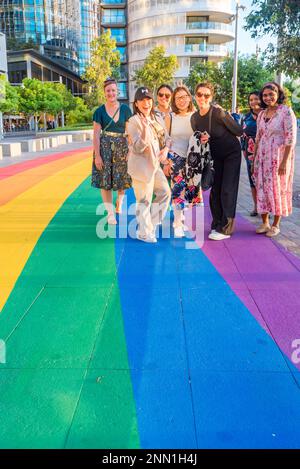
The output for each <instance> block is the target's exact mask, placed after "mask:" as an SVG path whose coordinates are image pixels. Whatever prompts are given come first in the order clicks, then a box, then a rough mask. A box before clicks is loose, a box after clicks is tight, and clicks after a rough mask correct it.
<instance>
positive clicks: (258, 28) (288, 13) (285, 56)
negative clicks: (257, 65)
mask: <svg viewBox="0 0 300 469" xmlns="http://www.w3.org/2000/svg"><path fill="white" fill-rule="evenodd" d="M252 7H253V9H252V11H251V13H250V14H249V15H248V16H247V18H246V21H247V25H246V27H245V29H246V30H248V31H250V32H251V36H252V37H253V38H256V37H259V36H263V35H266V34H268V35H271V36H274V37H275V38H278V44H279V47H277V46H276V45H274V44H269V46H268V48H267V50H266V52H265V57H266V58H267V60H268V62H269V64H270V66H271V68H272V69H273V70H277V71H280V72H284V73H286V74H288V75H290V76H292V77H297V76H299V74H300V8H299V0H272V1H270V0H252Z"/></svg>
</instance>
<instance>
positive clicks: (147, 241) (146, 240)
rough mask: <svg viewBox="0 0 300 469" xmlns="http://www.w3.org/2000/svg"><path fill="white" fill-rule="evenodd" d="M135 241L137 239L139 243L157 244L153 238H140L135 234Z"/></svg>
mask: <svg viewBox="0 0 300 469" xmlns="http://www.w3.org/2000/svg"><path fill="white" fill-rule="evenodd" d="M136 239H138V240H139V241H144V243H157V239H156V238H155V236H141V235H139V234H137V235H136Z"/></svg>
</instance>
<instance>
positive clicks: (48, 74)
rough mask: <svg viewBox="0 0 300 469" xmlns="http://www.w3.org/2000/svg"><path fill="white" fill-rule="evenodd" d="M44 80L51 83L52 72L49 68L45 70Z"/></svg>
mask: <svg viewBox="0 0 300 469" xmlns="http://www.w3.org/2000/svg"><path fill="white" fill-rule="evenodd" d="M43 79H44V81H51V70H49V68H46V67H44V68H43Z"/></svg>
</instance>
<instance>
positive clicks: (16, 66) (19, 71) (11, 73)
mask: <svg viewBox="0 0 300 469" xmlns="http://www.w3.org/2000/svg"><path fill="white" fill-rule="evenodd" d="M7 67H8V80H9V82H10V83H22V81H23V80H24V78H26V77H27V63H26V62H25V61H20V62H14V63H8V64H7Z"/></svg>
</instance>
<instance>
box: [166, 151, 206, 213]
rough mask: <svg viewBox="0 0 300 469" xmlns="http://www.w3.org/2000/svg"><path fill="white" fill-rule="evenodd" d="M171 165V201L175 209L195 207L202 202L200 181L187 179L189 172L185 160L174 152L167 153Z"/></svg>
mask: <svg viewBox="0 0 300 469" xmlns="http://www.w3.org/2000/svg"><path fill="white" fill-rule="evenodd" d="M169 158H170V159H171V161H172V163H173V165H172V168H171V200H172V203H173V204H174V205H176V207H177V208H184V205H185V204H186V203H187V204H192V205H196V204H198V203H200V202H202V193H201V187H200V181H201V180H199V181H197V182H196V181H195V182H194V178H193V177H192V178H190V179H188V177H187V174H188V172H189V168H188V161H187V158H184V157H182V156H179V155H177V153H175V152H170V153H169Z"/></svg>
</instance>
